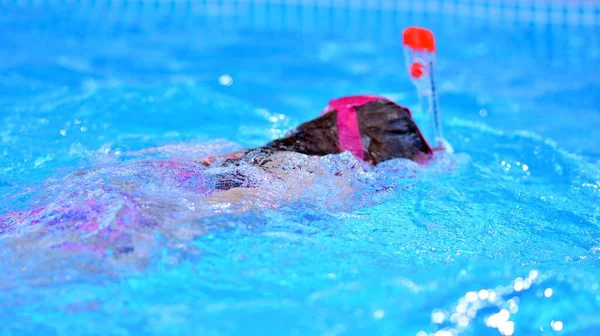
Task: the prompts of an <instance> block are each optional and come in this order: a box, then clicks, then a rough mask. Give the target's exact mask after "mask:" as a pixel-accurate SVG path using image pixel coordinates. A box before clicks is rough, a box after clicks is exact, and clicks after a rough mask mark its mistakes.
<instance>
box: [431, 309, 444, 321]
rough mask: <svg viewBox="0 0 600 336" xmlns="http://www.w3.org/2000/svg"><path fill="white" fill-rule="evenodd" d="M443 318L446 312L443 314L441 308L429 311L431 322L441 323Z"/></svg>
mask: <svg viewBox="0 0 600 336" xmlns="http://www.w3.org/2000/svg"><path fill="white" fill-rule="evenodd" d="M445 318H446V314H444V312H443V311H441V310H434V311H433V313H431V322H433V323H436V324H441V323H442V322H444V319H445Z"/></svg>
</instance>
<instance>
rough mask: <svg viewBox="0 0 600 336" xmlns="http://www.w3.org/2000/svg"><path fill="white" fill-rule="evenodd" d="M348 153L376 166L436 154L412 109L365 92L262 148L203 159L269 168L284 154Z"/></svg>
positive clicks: (225, 184)
mask: <svg viewBox="0 0 600 336" xmlns="http://www.w3.org/2000/svg"><path fill="white" fill-rule="evenodd" d="M344 151H349V152H351V153H352V154H353V155H354V156H356V157H357V158H359V159H361V160H363V161H364V162H366V163H368V164H371V165H376V164H378V163H380V162H383V161H387V160H390V159H396V158H404V159H410V160H413V161H416V162H425V161H426V160H427V159H428V158H430V157H431V155H432V154H433V150H432V148H431V147H430V146H429V144H428V143H427V141H426V140H425V138H424V137H423V135H422V134H421V131H420V130H419V128H418V127H417V125H416V123H415V122H414V120H413V119H412V115H411V113H410V110H408V109H407V108H405V107H402V106H400V105H398V104H396V103H394V102H392V101H391V100H389V99H386V98H383V97H379V96H374V95H363V96H350V97H343V98H339V99H335V100H332V101H330V103H329V105H328V106H327V108H326V109H325V110H324V111H323V113H322V115H321V116H320V117H319V118H316V119H314V120H311V121H309V122H306V123H304V124H302V125H300V126H298V127H297V128H296V129H295V130H293V131H291V132H290V134H289V135H288V136H286V137H283V138H280V139H276V140H273V141H271V142H269V143H268V144H266V145H264V146H263V147H260V148H258V149H253V150H247V151H240V152H236V153H233V154H229V155H225V156H221V157H209V158H207V159H205V160H203V163H204V164H205V165H207V166H210V165H212V164H215V163H217V164H219V165H236V164H239V163H240V161H241V162H245V163H250V164H254V165H257V166H259V167H267V166H268V163H270V162H272V161H273V160H274V158H275V157H276V156H277V153H280V152H295V153H300V154H305V155H312V156H324V155H330V154H339V153H341V152H344ZM219 159H220V160H219ZM243 185H251V183H248V181H245V180H244V179H243V178H241V179H240V176H239V175H236V176H235V180H232V179H228V178H224V179H223V181H222V182H221V183H218V184H217V186H216V187H217V188H218V189H220V190H228V189H231V188H234V187H240V186H243Z"/></svg>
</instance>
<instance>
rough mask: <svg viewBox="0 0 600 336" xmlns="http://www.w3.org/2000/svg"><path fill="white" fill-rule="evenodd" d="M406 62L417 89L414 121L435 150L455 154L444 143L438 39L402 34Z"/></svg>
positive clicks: (426, 33) (416, 32)
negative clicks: (437, 78)
mask: <svg viewBox="0 0 600 336" xmlns="http://www.w3.org/2000/svg"><path fill="white" fill-rule="evenodd" d="M402 44H403V45H404V55H405V57H404V59H405V63H406V69H407V71H408V74H409V76H410V79H411V81H412V82H413V84H415V86H416V87H417V94H418V95H419V100H420V105H421V113H420V114H417V115H415V119H416V120H415V121H416V122H417V124H419V125H420V126H421V130H422V131H424V133H425V134H424V135H425V138H426V139H427V141H428V142H429V144H431V145H432V146H433V147H434V149H436V150H445V151H447V152H452V151H453V150H452V146H450V144H449V143H448V142H447V141H446V140H445V139H444V136H443V133H442V121H441V116H440V111H439V103H438V94H437V88H436V85H435V76H434V67H435V60H436V54H435V52H436V48H435V37H434V36H433V32H432V31H431V30H429V29H425V28H421V27H408V28H406V29H405V30H404V32H403V33H402Z"/></svg>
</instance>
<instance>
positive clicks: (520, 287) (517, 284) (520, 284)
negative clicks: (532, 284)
mask: <svg viewBox="0 0 600 336" xmlns="http://www.w3.org/2000/svg"><path fill="white" fill-rule="evenodd" d="M513 288H514V290H515V291H516V292H520V291H522V290H523V288H524V284H523V278H521V277H519V278H517V279H515V284H514V286H513Z"/></svg>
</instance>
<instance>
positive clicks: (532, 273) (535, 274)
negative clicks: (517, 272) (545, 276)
mask: <svg viewBox="0 0 600 336" xmlns="http://www.w3.org/2000/svg"><path fill="white" fill-rule="evenodd" d="M539 275H540V272H538V271H537V270H531V271H529V278H530V279H531V280H535V279H537V277H538V276H539Z"/></svg>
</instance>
